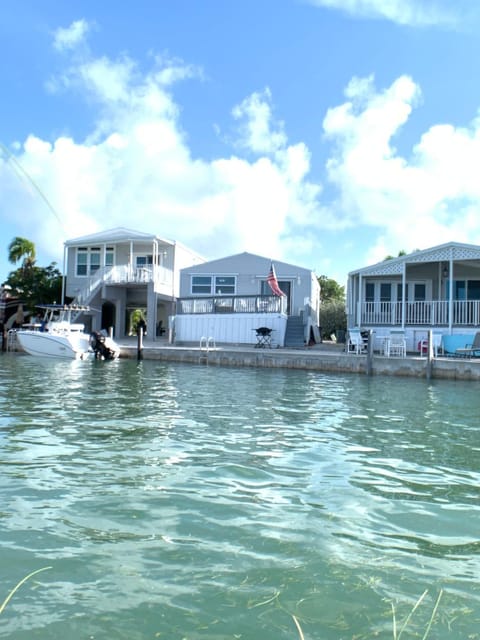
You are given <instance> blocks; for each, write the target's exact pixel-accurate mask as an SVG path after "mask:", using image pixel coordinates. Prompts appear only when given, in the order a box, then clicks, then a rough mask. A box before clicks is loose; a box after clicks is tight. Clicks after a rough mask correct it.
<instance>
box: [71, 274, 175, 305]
mask: <svg viewBox="0 0 480 640" xmlns="http://www.w3.org/2000/svg"><path fill="white" fill-rule="evenodd" d="M149 282H154V288H155V290H157V289H159V288H162V287H171V286H172V284H173V273H172V271H171V270H170V269H166V268H165V267H160V266H155V267H153V266H151V265H149V266H145V267H133V266H132V265H128V264H125V265H119V266H115V267H102V268H101V269H98V270H97V271H96V272H95V274H94V275H93V276H92V277H91V278H89V280H88V282H87V284H86V285H85V287H83V289H81V290H80V291H79V293H78V294H77V296H76V297H75V303H76V304H88V303H89V302H90V300H91V299H92V298H93V296H94V295H95V293H96V292H97V291H98V289H99V287H101V286H102V285H104V284H113V285H115V284H148V283H149Z"/></svg>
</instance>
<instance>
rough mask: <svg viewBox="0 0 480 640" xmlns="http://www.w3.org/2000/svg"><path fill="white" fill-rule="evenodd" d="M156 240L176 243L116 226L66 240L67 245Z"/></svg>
mask: <svg viewBox="0 0 480 640" xmlns="http://www.w3.org/2000/svg"><path fill="white" fill-rule="evenodd" d="M154 240H160V241H161V242H163V243H164V244H174V243H173V242H172V241H171V240H164V239H162V238H159V237H158V236H156V235H152V234H150V233H142V232H141V231H134V230H133V229H127V228H125V227H116V228H115V229H107V230H106V231H100V232H98V233H92V234H90V235H87V236H81V237H79V238H73V239H72V240H67V241H66V242H65V245H66V246H71V245H77V244H90V245H91V244H95V243H102V242H111V243H116V242H130V241H137V242H139V241H140V242H142V241H143V242H153V241H154Z"/></svg>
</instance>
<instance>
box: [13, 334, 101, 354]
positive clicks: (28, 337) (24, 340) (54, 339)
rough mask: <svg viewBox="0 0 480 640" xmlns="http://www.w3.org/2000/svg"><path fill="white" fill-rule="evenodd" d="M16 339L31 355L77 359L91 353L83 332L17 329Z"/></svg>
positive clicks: (88, 340)
mask: <svg viewBox="0 0 480 640" xmlns="http://www.w3.org/2000/svg"><path fill="white" fill-rule="evenodd" d="M17 340H18V342H19V343H20V346H21V347H22V349H23V350H24V351H26V352H27V353H28V354H30V355H32V356H43V357H48V358H66V359H71V360H72V359H74V360H76V359H79V358H85V357H87V356H89V355H93V352H92V350H91V348H90V338H89V336H88V335H87V334H85V333H80V332H78V333H72V334H68V335H61V334H55V333H43V332H41V331H18V332H17Z"/></svg>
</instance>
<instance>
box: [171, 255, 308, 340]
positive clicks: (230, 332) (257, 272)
mask: <svg viewBox="0 0 480 640" xmlns="http://www.w3.org/2000/svg"><path fill="white" fill-rule="evenodd" d="M271 265H272V261H271V260H270V259H269V258H264V257H262V256H258V255H255V254H252V253H247V252H244V253H239V254H237V255H233V256H228V257H226V258H221V259H219V260H212V261H210V262H204V263H202V264H196V265H194V266H191V267H187V268H184V269H182V270H181V272H180V299H179V300H178V302H177V309H176V316H175V341H176V342H177V343H188V342H194V343H195V342H196V343H198V342H199V341H200V340H201V338H202V337H204V338H207V339H208V338H212V339H213V340H214V341H215V343H227V344H228V343H231V344H245V343H246V344H252V343H255V341H256V329H258V328H259V327H266V328H269V329H271V330H272V342H273V345H274V346H304V345H305V343H306V342H308V341H309V339H310V337H311V335H312V334H313V335H314V336H315V337H317V339H319V336H318V323H319V311H320V286H319V284H318V280H317V277H316V275H315V274H314V272H312V271H311V270H309V269H305V268H303V267H298V266H296V265H292V264H288V263H286V262H279V261H275V262H274V263H273V265H274V269H275V272H276V276H277V280H278V284H279V286H280V288H281V289H282V291H283V292H284V293H285V295H284V296H282V297H280V296H276V295H273V292H272V290H271V288H270V286H269V284H268V282H267V276H268V274H269V271H270V268H271Z"/></svg>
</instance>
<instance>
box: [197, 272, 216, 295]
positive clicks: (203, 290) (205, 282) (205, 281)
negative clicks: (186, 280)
mask: <svg viewBox="0 0 480 640" xmlns="http://www.w3.org/2000/svg"><path fill="white" fill-rule="evenodd" d="M192 293H200V294H203V295H210V294H211V293H212V276H192Z"/></svg>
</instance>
